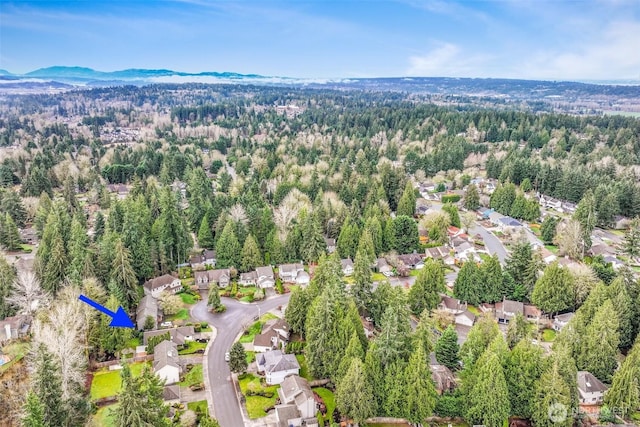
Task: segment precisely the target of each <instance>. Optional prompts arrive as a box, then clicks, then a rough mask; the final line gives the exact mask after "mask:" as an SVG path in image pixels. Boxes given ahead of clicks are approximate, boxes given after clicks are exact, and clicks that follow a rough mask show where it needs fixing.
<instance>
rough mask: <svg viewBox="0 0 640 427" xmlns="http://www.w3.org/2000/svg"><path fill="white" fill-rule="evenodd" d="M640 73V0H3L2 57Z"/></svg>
mask: <svg viewBox="0 0 640 427" xmlns="http://www.w3.org/2000/svg"><path fill="white" fill-rule="evenodd" d="M51 65H78V66H86V67H91V68H94V69H97V70H101V71H113V70H119V69H124V68H169V69H173V70H178V71H188V72H198V71H234V72H239V73H257V74H262V75H268V76H289V77H329V78H330V77H386V76H453V77H506V78H535V79H567V80H613V79H635V80H640V0H573V1H563V0H522V1H520V0H489V1H482V0H475V1H471V0H469V1H457V2H456V1H444V0H397V1H385V0H342V1H339V0H317V1H309V0H307V1H304V0H296V1H293V0H290V1H275V0H261V1H251V0H241V1H232V0H222V1H213V0H180V1H177V0H176V1H152V0H147V1H140V0H137V1H136V0H134V1H129V0H111V1H100V0H75V1H69V2H62V1H47V0H41V1H18V2H7V1H5V0H0V68H4V69H7V70H9V71H11V72H15V73H23V72H27V71H31V70H33V69H36V68H40V67H47V66H51Z"/></svg>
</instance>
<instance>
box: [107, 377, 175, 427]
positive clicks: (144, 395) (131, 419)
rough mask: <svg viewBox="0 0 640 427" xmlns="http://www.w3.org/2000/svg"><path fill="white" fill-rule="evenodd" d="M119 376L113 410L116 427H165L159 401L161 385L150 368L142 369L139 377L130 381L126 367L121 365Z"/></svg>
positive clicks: (164, 411) (167, 424)
mask: <svg viewBox="0 0 640 427" xmlns="http://www.w3.org/2000/svg"><path fill="white" fill-rule="evenodd" d="M120 377H121V378H122V387H121V389H120V393H119V394H118V403H119V406H118V407H117V408H116V409H115V420H116V424H117V425H120V426H154V427H156V426H157V427H169V425H170V422H169V420H168V418H166V417H165V415H166V413H167V407H166V406H165V405H164V400H163V398H162V391H163V388H164V384H163V382H162V380H161V379H160V378H158V377H157V376H156V375H155V374H154V373H153V371H152V370H151V368H149V367H145V368H144V369H143V370H142V374H141V375H140V376H139V377H137V378H133V377H132V375H131V369H130V368H129V366H128V365H127V364H123V366H122V370H121V371H120Z"/></svg>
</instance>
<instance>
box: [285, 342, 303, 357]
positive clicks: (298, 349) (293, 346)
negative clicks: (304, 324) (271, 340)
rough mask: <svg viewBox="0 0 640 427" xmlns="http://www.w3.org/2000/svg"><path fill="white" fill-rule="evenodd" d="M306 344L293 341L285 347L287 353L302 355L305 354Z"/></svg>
mask: <svg viewBox="0 0 640 427" xmlns="http://www.w3.org/2000/svg"><path fill="white" fill-rule="evenodd" d="M305 344H306V343H305V342H303V341H292V342H290V343H288V344H287V346H286V347H285V352H287V353H292V354H301V353H302V352H304V346H305Z"/></svg>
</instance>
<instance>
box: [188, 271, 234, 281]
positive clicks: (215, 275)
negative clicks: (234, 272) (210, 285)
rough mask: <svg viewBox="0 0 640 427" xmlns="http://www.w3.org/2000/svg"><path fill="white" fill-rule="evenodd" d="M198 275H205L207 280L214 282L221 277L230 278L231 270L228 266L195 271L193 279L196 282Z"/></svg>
mask: <svg viewBox="0 0 640 427" xmlns="http://www.w3.org/2000/svg"><path fill="white" fill-rule="evenodd" d="M200 277H205V278H206V279H207V280H206V281H207V282H215V283H219V282H220V280H221V279H223V278H226V279H227V280H228V279H230V278H231V271H230V270H229V269H228V268H219V269H217V270H206V271H196V274H195V279H196V282H197V281H198V279H199V278H200Z"/></svg>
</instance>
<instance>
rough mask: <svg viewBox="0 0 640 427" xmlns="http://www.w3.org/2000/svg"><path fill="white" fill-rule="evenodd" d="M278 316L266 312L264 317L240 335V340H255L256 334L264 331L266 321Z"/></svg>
mask: <svg viewBox="0 0 640 427" xmlns="http://www.w3.org/2000/svg"><path fill="white" fill-rule="evenodd" d="M277 318H278V316H275V315H273V314H271V313H267V314H264V315H263V316H262V317H260V320H258V321H257V322H255V323H254V324H252V325H251V326H250V327H249V329H247V330H246V331H245V332H244V333H243V334H242V336H241V337H240V342H241V343H243V344H246V343H250V342H253V339H254V338H255V336H256V335H258V334H260V333H261V332H262V326H263V325H264V324H265V322H267V321H268V320H272V319H277Z"/></svg>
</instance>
